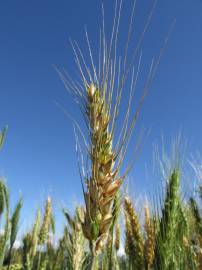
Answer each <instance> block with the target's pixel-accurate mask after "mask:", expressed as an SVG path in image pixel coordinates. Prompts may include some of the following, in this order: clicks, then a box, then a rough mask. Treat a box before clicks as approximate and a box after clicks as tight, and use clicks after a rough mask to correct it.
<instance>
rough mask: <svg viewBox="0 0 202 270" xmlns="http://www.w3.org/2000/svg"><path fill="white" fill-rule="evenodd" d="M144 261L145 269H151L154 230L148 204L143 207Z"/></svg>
mask: <svg viewBox="0 0 202 270" xmlns="http://www.w3.org/2000/svg"><path fill="white" fill-rule="evenodd" d="M144 228H145V233H146V240H145V248H144V249H145V259H146V260H145V261H146V267H147V269H151V266H152V264H153V260H154V248H155V229H154V224H153V222H152V219H151V217H150V209H149V207H148V204H146V205H145V225H144Z"/></svg>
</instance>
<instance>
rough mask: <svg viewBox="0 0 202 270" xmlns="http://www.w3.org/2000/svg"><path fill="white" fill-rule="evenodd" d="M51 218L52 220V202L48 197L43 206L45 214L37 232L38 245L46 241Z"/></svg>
mask: <svg viewBox="0 0 202 270" xmlns="http://www.w3.org/2000/svg"><path fill="white" fill-rule="evenodd" d="M51 218H52V202H51V198H50V197H48V199H47V201H46V205H45V213H44V217H43V222H42V225H41V228H40V232H39V244H40V245H43V244H45V243H46V242H47V240H48V235H49V230H50V227H51Z"/></svg>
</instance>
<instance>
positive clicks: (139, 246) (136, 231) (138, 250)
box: [124, 197, 144, 269]
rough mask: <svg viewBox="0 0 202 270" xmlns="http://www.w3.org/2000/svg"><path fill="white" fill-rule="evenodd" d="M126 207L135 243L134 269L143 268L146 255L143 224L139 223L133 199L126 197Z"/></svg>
mask: <svg viewBox="0 0 202 270" xmlns="http://www.w3.org/2000/svg"><path fill="white" fill-rule="evenodd" d="M124 209H125V211H126V213H127V218H128V220H129V223H130V228H131V232H132V239H133V240H132V241H133V243H134V244H133V245H134V251H133V252H134V253H135V257H134V258H133V267H134V269H142V267H143V257H144V253H143V252H144V240H143V236H142V232H141V226H140V223H139V218H138V215H137V213H136V211H135V208H134V207H133V205H132V202H131V200H130V199H129V198H128V197H126V198H125V201H124Z"/></svg>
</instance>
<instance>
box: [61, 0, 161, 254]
mask: <svg viewBox="0 0 202 270" xmlns="http://www.w3.org/2000/svg"><path fill="white" fill-rule="evenodd" d="M155 3H156V2H155ZM135 4H136V1H133V2H132V5H131V14H130V17H129V27H128V30H127V33H128V34H127V37H126V41H125V45H124V46H123V48H124V49H123V52H124V53H123V55H118V52H117V51H118V41H119V35H120V33H119V28H120V21H121V12H122V5H123V1H122V0H120V1H118V0H116V1H115V8H114V19H113V26H112V31H111V36H110V38H109V41H108V40H107V38H106V34H105V20H104V8H102V12H103V21H102V29H101V31H100V32H101V36H100V43H99V44H100V48H99V50H98V52H97V56H98V59H96V57H94V55H96V54H95V53H94V49H92V42H90V38H89V36H88V33H87V31H85V35H86V41H87V47H88V53H89V60H90V63H88V59H87V58H86V54H85V53H84V52H83V51H82V50H81V48H80V46H79V44H77V42H75V41H71V45H72V48H73V51H74V56H75V61H76V65H77V67H78V70H79V72H80V77H81V81H82V85H81V84H79V83H78V82H75V81H74V80H73V79H72V78H71V77H70V76H69V75H68V74H65V72H61V71H58V70H57V71H58V73H59V75H60V77H61V78H62V80H63V82H64V84H65V87H67V88H68V90H70V92H71V93H72V94H73V96H74V97H75V99H76V102H77V104H79V106H80V109H81V111H82V113H83V115H84V120H85V123H86V126H87V129H88V134H87V139H86V141H87V149H85V150H86V151H87V160H88V161H90V162H88V164H89V166H86V167H87V168H86V172H85V170H84V166H83V158H81V159H82V162H81V163H82V169H81V170H80V171H81V172H82V173H80V175H81V178H82V188H83V193H84V199H85V205H86V210H85V218H84V222H83V224H82V228H83V232H84V235H85V237H86V238H87V239H88V240H89V243H90V248H91V251H92V254H93V256H97V254H99V253H100V252H101V250H102V247H103V245H104V243H105V241H106V239H107V235H108V233H109V228H110V226H111V225H112V222H113V220H114V217H113V214H114V212H113V205H114V201H115V198H116V194H117V192H118V191H119V189H120V186H121V185H122V183H123V180H124V178H125V177H126V175H127V173H128V171H129V169H130V168H131V166H132V164H133V162H131V163H129V165H128V167H127V168H126V170H125V172H123V173H122V175H121V174H120V168H121V165H122V163H123V161H124V158H125V155H126V152H127V148H128V145H129V141H130V138H131V136H132V132H133V129H134V127H135V124H136V121H137V119H138V117H139V113H140V109H141V107H142V103H143V101H144V98H145V96H146V94H147V91H148V88H149V86H150V83H151V81H152V78H153V76H154V69H155V68H154V67H155V65H154V63H153V62H152V64H151V66H150V69H149V72H148V76H147V78H146V82H145V85H144V87H143V94H142V97H141V98H140V100H139V102H138V105H137V107H135V109H134V110H132V109H133V108H132V101H133V98H134V92H135V89H136V83H137V79H138V76H139V70H140V64H141V54H140V57H138V53H139V50H140V46H141V44H142V41H143V38H144V34H145V32H146V30H147V28H148V26H149V24H150V20H151V17H152V14H153V8H154V6H155V4H154V6H153V8H152V12H151V13H150V15H149V18H148V21H147V23H146V25H145V28H144V30H143V33H142V34H141V36H140V39H139V41H138V42H137V46H136V47H135V48H132V53H133V54H132V55H133V57H132V58H130V57H129V55H128V51H129V50H130V41H131V34H132V27H133V21H134V11H135ZM138 58H139V59H138ZM97 60H98V61H97ZM135 61H137V63H135ZM97 63H98V64H97ZM153 68H154V69H153ZM123 91H127V95H126V96H127V98H128V106H127V108H126V111H125V116H124V118H123V123H122V126H121V128H120V130H119V131H118V134H119V135H118V139H116V141H114V138H115V133H116V128H118V127H117V119H118V117H119V112H120V111H121V110H122V106H121V105H122V98H123ZM75 129H76V130H77V129H78V131H79V134H81V131H80V127H78V125H77V124H76V125H75ZM82 137H83V135H82ZM76 144H77V147H76V149H77V150H78V151H79V152H80V153H82V149H81V147H80V142H79V136H77V135H76ZM85 145H86V143H85ZM135 149H136V147H135ZM78 163H79V162H78Z"/></svg>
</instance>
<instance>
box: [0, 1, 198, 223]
mask: <svg viewBox="0 0 202 270" xmlns="http://www.w3.org/2000/svg"><path fill="white" fill-rule="evenodd" d="M113 2H114V1H104V3H105V10H106V26H107V29H108V28H109V27H110V22H111V21H112V14H113V5H112V3H113ZM124 2H125V6H126V7H125V8H124V9H123V15H122V24H121V25H122V26H121V29H122V30H121V31H123V32H124V31H125V30H124V29H126V27H127V24H126V23H127V22H128V15H127V14H128V8H129V3H130V1H129V0H125V1H124ZM151 2H152V1H151ZM148 3H149V4H148ZM100 7H101V1H98V0H96V1H95V0H87V1H83V0H74V1H71V0H60V1H56V0H55V1H53V0H43V1H39V0H35V1H25V0H19V1H13V0H7V1H1V3H0V127H2V128H3V127H4V126H5V125H8V126H9V131H8V134H7V138H6V143H5V146H4V148H3V150H2V152H1V153H0V172H1V175H3V176H4V177H5V178H6V179H7V182H8V185H9V187H10V191H11V197H12V202H15V201H16V200H17V198H18V196H19V192H20V191H21V192H22V194H23V197H24V208H23V212H22V215H23V216H22V219H23V220H25V221H24V222H25V223H26V222H27V221H26V220H27V219H29V218H30V217H32V215H33V214H34V213H33V211H34V210H35V209H36V206H37V205H40V204H41V203H42V202H43V200H44V198H45V197H46V196H47V195H48V194H49V193H50V194H51V195H52V196H53V199H54V201H55V205H56V207H59V205H60V204H62V203H65V204H66V205H67V206H68V207H69V208H71V207H72V205H73V203H72V201H75V200H77V201H80V200H81V198H82V191H81V186H80V180H79V175H78V171H77V167H76V154H75V139H74V135H73V128H72V124H71V122H70V121H69V120H68V119H67V118H66V116H65V115H64V114H63V112H62V111H61V110H60V109H59V108H58V107H57V106H56V105H55V103H54V101H57V102H58V103H60V104H61V105H62V106H64V107H65V108H66V109H67V111H68V112H69V113H71V114H73V115H74V116H75V117H76V119H77V120H78V121H82V118H81V115H80V114H79V112H78V110H77V109H76V108H75V104H74V102H73V101H72V98H71V96H70V95H69V94H68V93H67V91H66V90H65V89H64V86H63V84H62V82H61V81H60V79H59V77H58V75H57V74H56V72H55V70H54V68H53V67H52V65H53V64H55V65H57V66H58V67H65V68H66V69H67V70H68V71H69V72H70V74H73V76H74V75H75V74H76V73H75V70H76V68H75V64H74V61H73V57H72V55H73V53H72V49H71V47H70V45H69V42H68V39H69V37H71V38H72V39H75V40H77V41H78V42H79V43H80V45H81V47H83V48H84V50H85V49H86V44H84V25H87V27H88V32H89V37H90V39H91V40H92V44H93V47H94V49H96V48H97V47H98V45H97V44H98V40H99V32H98V30H99V25H100V22H101V21H100V19H101V10H100ZM150 9H151V3H150V1H146V0H143V1H142V0H141V1H140V0H139V1H137V10H136V24H135V25H136V26H135V27H136V33H137V36H138V34H139V33H140V31H141V29H142V28H143V25H144V22H145V20H146V18H147V15H148V13H149V11H150ZM174 19H176V25H175V28H174V30H173V33H172V35H171V37H170V39H169V43H168V46H167V49H166V51H165V53H164V55H163V58H162V60H161V63H160V66H159V69H158V72H157V75H156V77H155V80H154V82H153V84H152V86H151V88H150V92H149V95H148V96H147V99H146V101H145V103H144V106H143V110H142V113H141V117H140V119H139V124H138V128H137V132H140V131H141V128H143V127H144V128H145V129H146V130H151V131H150V135H149V138H148V139H147V141H146V143H145V145H144V148H143V151H142V153H141V156H140V158H139V159H138V161H137V163H136V164H135V167H134V169H133V170H132V172H131V174H130V177H131V179H134V180H133V181H134V182H133V184H132V186H133V187H134V189H136V190H138V191H140V192H145V191H146V192H149V191H151V190H152V188H153V187H154V186H155V184H156V183H155V181H154V179H149V178H148V177H146V176H145V167H146V166H147V165H148V166H150V164H151V160H152V152H153V150H152V145H153V143H160V138H161V135H162V134H164V138H165V140H166V142H169V141H170V139H171V137H172V136H174V135H176V134H177V133H178V131H179V129H181V130H182V131H183V135H184V137H185V138H187V139H188V142H189V150H190V153H195V152H196V150H199V151H201V148H202V125H201V115H202V106H201V102H202V50H201V48H202V30H201V29H202V1H200V0H184V1H176V0H170V1H163V0H159V2H158V5H157V8H156V10H155V13H154V18H153V20H152V24H151V27H150V28H149V32H148V33H147V35H146V38H145V40H144V43H143V47H142V51H143V62H142V65H143V66H146V67H148V65H149V62H150V60H151V58H152V57H153V56H155V57H156V56H157V54H158V52H159V49H160V47H161V46H162V44H163V40H164V38H165V36H166V34H167V32H168V30H169V28H170V25H171V24H172V22H173V20H174ZM137 36H135V38H136V37H137ZM138 91H141V89H139V90H138ZM124 106H126V102H125V103H124V101H123V107H124ZM129 157H130V151H129ZM131 181H132V180H131Z"/></svg>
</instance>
